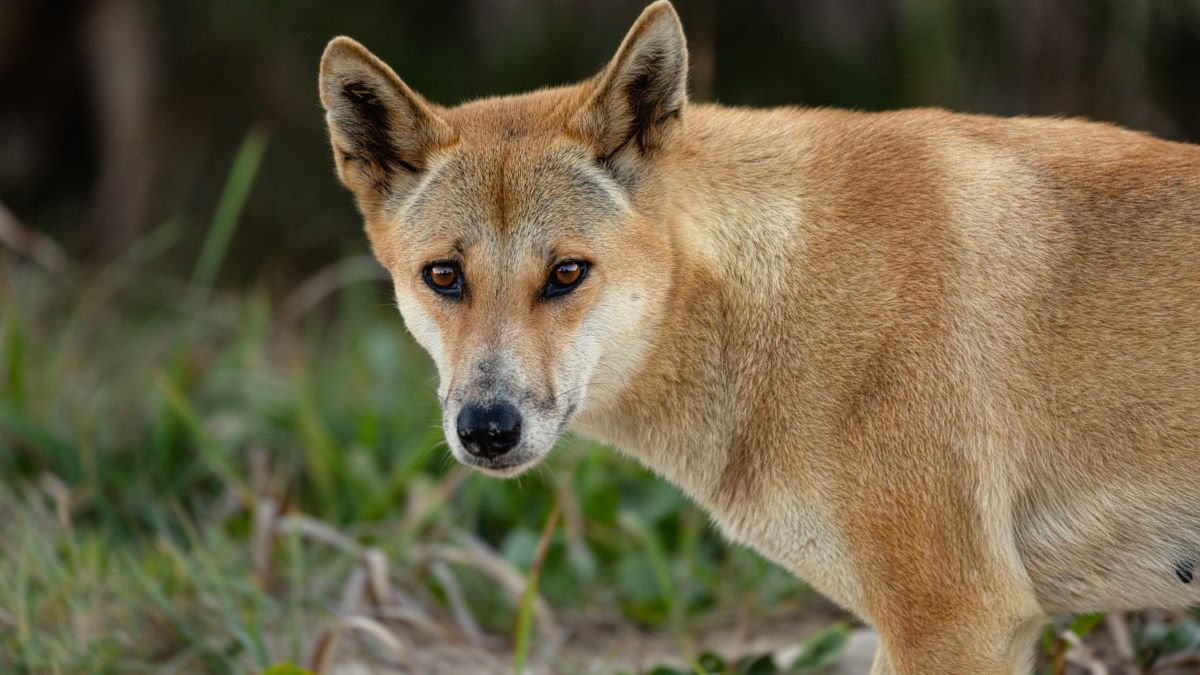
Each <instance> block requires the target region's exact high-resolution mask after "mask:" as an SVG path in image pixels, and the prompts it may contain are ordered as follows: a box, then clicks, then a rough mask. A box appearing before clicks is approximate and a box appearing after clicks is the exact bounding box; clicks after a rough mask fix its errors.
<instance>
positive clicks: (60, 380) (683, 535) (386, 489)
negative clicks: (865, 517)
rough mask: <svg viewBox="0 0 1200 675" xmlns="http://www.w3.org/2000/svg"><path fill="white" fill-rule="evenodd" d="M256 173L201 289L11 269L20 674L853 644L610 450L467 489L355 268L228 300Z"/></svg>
mask: <svg viewBox="0 0 1200 675" xmlns="http://www.w3.org/2000/svg"><path fill="white" fill-rule="evenodd" d="M264 149H265V138H264V137H263V136H261V135H259V134H252V135H251V136H250V137H248V139H247V141H246V143H245V144H244V145H243V146H242V149H241V150H240V151H239V153H238V156H237V158H236V159H235V161H234V163H233V168H232V170H231V174H230V181H229V184H228V185H227V188H226V191H225V194H224V195H223V196H222V198H221V200H220V205H219V207H218V209H217V215H216V216H214V218H213V219H212V224H211V226H210V228H209V230H208V231H209V236H208V239H207V242H206V244H205V245H204V246H203V248H202V250H201V252H200V254H199V255H198V256H197V262H196V263H195V265H194V267H193V268H192V269H193V272H192V273H191V274H190V275H188V274H185V273H183V272H180V269H181V268H183V269H187V268H188V267H189V265H186V264H185V265H179V264H177V261H179V260H180V259H184V260H187V259H188V258H189V256H188V255H187V253H188V252H186V251H180V250H177V248H178V245H179V242H180V241H181V239H182V237H181V235H182V228H181V226H180V225H179V222H181V221H174V222H172V223H168V224H166V225H164V226H163V227H161V228H159V229H157V230H155V231H154V232H152V233H150V234H149V235H147V236H146V237H145V238H144V239H143V240H142V241H140V242H138V243H137V244H136V245H135V246H134V247H132V248H131V249H130V250H129V251H128V252H127V253H126V254H125V255H124V256H123V257H121V258H120V259H118V260H116V261H114V262H112V263H110V264H107V265H105V266H103V267H99V268H86V267H74V268H72V269H71V270H70V271H69V272H68V273H67V274H65V275H63V274H50V273H48V272H45V271H43V270H42V269H41V268H38V267H35V266H32V265H29V264H26V263H23V262H20V261H17V260H15V259H14V258H11V257H6V254H4V253H3V252H0V340H2V342H0V383H2V384H0V477H2V478H0V541H3V542H4V545H5V546H4V553H3V555H2V556H0V672H5V673H78V672H89V673H151V672H153V673H172V672H175V673H229V672H262V671H267V670H270V671H271V672H274V673H276V674H277V675H278V674H282V673H288V672H293V673H294V672H299V671H298V670H296V669H290V668H289V667H288V666H286V665H284V664H298V665H302V666H304V667H306V668H314V669H321V668H325V669H326V670H328V671H329V672H333V670H334V669H335V667H336V666H337V664H346V663H354V662H357V663H369V664H373V665H375V666H376V667H379V668H386V667H388V666H389V664H390V665H391V666H395V667H396V668H393V669H392V670H385V672H403V671H402V670H398V669H397V668H399V667H401V666H402V667H404V668H405V669H406V670H407V672H424V673H428V672H435V670H434V669H433V666H432V665H430V664H440V665H442V666H443V667H444V668H448V670H443V672H471V671H472V670H476V669H479V668H485V667H486V668H491V669H493V671H494V672H504V671H507V670H510V669H513V668H514V667H515V669H516V670H520V669H522V668H524V667H528V668H529V669H530V672H534V671H539V669H541V671H544V670H545V668H546V667H547V666H548V665H552V666H553V669H554V672H610V671H611V670H613V669H616V668H619V667H622V666H620V663H621V662H622V661H621V658H622V656H623V654H622V653H621V652H622V651H623V650H625V649H627V647H628V645H630V644H633V643H634V642H635V641H636V640H650V638H646V637H645V635H644V634H650V635H660V636H666V639H665V646H664V645H662V644H660V645H659V646H658V648H659V650H660V651H662V652H663V654H664V660H670V661H671V662H672V663H674V664H675V666H674V667H675V668H682V669H683V670H681V671H675V670H669V669H666V668H665V667H664V668H663V669H660V670H659V671H656V672H729V673H735V672H742V673H751V672H753V673H769V672H776V669H775V666H773V665H771V664H770V663H769V662H768V661H766V660H764V659H755V658H750V659H744V660H741V661H737V662H732V661H731V662H726V661H724V660H722V659H721V658H720V657H719V656H718V655H716V654H713V653H710V651H709V649H710V642H711V641H706V636H711V635H713V634H714V632H715V633H718V634H719V633H721V632H725V633H728V632H730V631H742V632H747V631H748V629H747V626H749V625H757V624H753V622H751V621H750V619H748V618H747V617H755V618H757V619H758V620H760V621H762V622H763V623H764V624H770V623H772V622H773V621H779V622H782V621H784V620H788V621H793V620H796V619H797V617H801V618H803V617H810V618H809V619H806V620H807V621H808V624H807V625H808V626H809V629H813V628H816V627H819V626H823V625H827V624H830V623H832V622H833V619H834V617H832V616H831V614H830V612H829V610H828V609H826V608H823V607H822V606H821V605H820V604H819V603H815V602H814V600H813V598H812V596H811V594H810V593H809V592H808V591H807V590H806V589H805V587H804V586H803V585H802V584H801V583H800V582H798V581H796V580H795V579H793V578H792V577H791V576H790V575H788V574H787V573H785V572H783V571H782V570H780V569H778V568H776V567H774V566H772V565H770V564H768V563H766V562H764V561H763V560H761V559H760V558H759V557H757V556H756V555H754V554H752V553H750V552H748V551H746V550H744V549H740V548H737V547H732V546H730V545H728V544H726V543H724V542H723V541H722V540H721V539H720V537H719V536H718V535H717V534H716V533H715V532H714V530H713V529H712V528H711V527H709V526H708V523H707V518H706V516H704V515H703V514H702V513H701V512H700V511H698V510H697V509H696V508H694V507H693V506H691V505H690V504H689V503H688V502H687V501H686V500H685V499H684V498H683V497H682V496H681V495H680V493H679V492H678V491H677V490H675V489H674V488H672V487H671V486H669V485H668V484H667V483H665V482H664V481H662V480H660V479H657V478H655V477H653V476H650V475H649V474H647V473H646V472H645V471H644V470H642V469H640V468H639V467H637V466H635V465H633V464H632V463H630V462H628V461H625V460H622V459H620V458H619V457H617V456H616V455H615V454H614V453H612V452H610V451H607V450H604V449H601V448H597V447H595V446H593V445H591V444H588V443H586V442H583V441H580V440H577V439H567V440H566V441H564V442H563V443H562V444H561V447H559V448H558V449H557V450H556V451H555V453H553V456H552V457H551V460H550V461H549V462H548V463H547V464H546V465H545V466H544V467H543V468H541V469H539V470H538V471H536V472H534V473H533V475H531V476H529V477H526V478H522V479H520V480H518V481H512V482H502V481H496V480H492V479H488V478H485V477H483V476H480V475H476V474H473V473H469V472H466V471H465V470H463V469H461V468H459V467H456V466H454V465H453V463H452V462H451V460H450V459H449V457H448V454H447V453H446V451H445V448H444V446H443V441H442V436H441V430H440V428H439V425H438V419H439V415H438V409H437V400H436V396H435V393H434V391H433V386H434V385H433V382H434V380H433V377H434V373H433V372H432V370H431V367H430V364H429V362H428V359H427V358H426V357H425V355H424V354H423V353H422V352H421V351H420V349H419V348H418V347H417V346H416V345H415V344H414V343H413V342H412V340H411V339H410V338H409V337H408V335H407V334H406V333H405V332H404V330H403V327H402V324H401V321H400V319H399V317H398V315H397V313H396V312H395V310H394V308H393V307H392V306H391V303H390V301H389V299H388V290H387V288H386V285H385V284H384V283H382V282H381V281H379V280H378V278H377V275H375V274H374V273H373V272H372V269H373V268H371V266H370V265H369V264H367V263H364V262H363V259H362V258H361V257H352V258H349V259H347V260H346V261H344V262H343V263H339V264H338V265H336V266H334V267H331V268H330V269H329V270H325V271H323V272H320V273H318V274H316V275H314V276H313V277H312V278H311V279H310V280H309V281H308V282H306V283H304V284H300V285H299V286H298V287H297V290H296V291H295V292H294V293H293V294H292V295H291V296H288V297H282V298H281V297H272V296H271V295H270V294H269V293H267V292H266V291H264V290H262V289H259V288H253V287H251V288H242V289H225V290H222V289H220V288H215V287H214V285H213V284H214V281H215V279H216V278H217V275H218V271H219V269H220V266H221V261H222V258H223V256H224V252H225V251H226V250H227V249H228V247H229V246H231V245H233V244H232V243H231V242H233V241H234V240H235V236H236V223H237V214H238V212H239V211H240V208H241V205H242V204H243V203H244V201H245V200H246V199H247V198H248V197H249V196H250V189H251V185H252V183H253V178H254V173H255V169H256V167H257V165H258V162H259V160H260V159H261V157H262V153H263V152H264ZM814 607H815V608H816V609H814ZM1097 625H1098V622H1094V621H1083V622H1078V621H1077V622H1076V623H1074V624H1072V627H1073V628H1074V629H1075V631H1076V632H1078V633H1083V634H1084V642H1085V644H1089V643H1088V641H1089V640H1093V641H1094V636H1096V635H1099V634H1101V633H1103V632H1104V631H1103V630H1102V629H1099V628H1096V626H1097ZM1130 625H1132V627H1133V628H1132V630H1131V632H1132V634H1133V636H1134V645H1135V648H1136V650H1137V658H1138V659H1139V660H1140V661H1141V662H1142V663H1144V664H1146V665H1150V664H1152V663H1156V662H1166V660H1169V659H1170V658H1172V657H1173V655H1179V654H1186V653H1188V650H1192V649H1196V648H1197V647H1200V629H1198V628H1197V626H1198V625H1200V624H1197V622H1196V621H1195V620H1192V619H1187V618H1186V617H1182V616H1181V615H1140V616H1137V617H1133V618H1132V619H1131V622H1130ZM1065 628H1067V626H1066V625H1065V624H1064V625H1063V626H1060V627H1059V630H1056V631H1055V632H1053V633H1050V634H1049V636H1050V637H1049V639H1048V641H1047V644H1046V647H1045V652H1046V656H1045V657H1044V659H1043V668H1044V670H1045V672H1062V668H1065V665H1063V664H1064V662H1065V661H1066V659H1065V657H1064V655H1065V654H1066V653H1067V650H1066V649H1065V645H1066V643H1065V642H1064V641H1063V640H1061V639H1059V637H1058V635H1059V634H1060V630H1061V629H1065ZM845 630H846V628H845V626H844V625H834V626H833V627H832V628H830V629H829V630H827V631H826V632H824V633H820V634H818V635H817V637H816V638H815V639H814V641H813V642H812V643H810V645H809V647H808V648H807V649H806V650H804V651H803V652H802V654H801V659H800V660H798V661H797V663H796V664H794V667H793V668H792V669H791V670H790V671H789V672H794V673H801V672H804V673H808V672H819V671H820V669H821V668H823V667H824V665H825V664H827V663H828V661H829V660H830V654H831V653H834V652H836V649H838V648H840V645H841V644H842V643H843V642H844V637H845ZM614 636H615V637H614ZM622 640H624V641H622ZM1076 651H1078V650H1076ZM1073 653H1075V652H1073ZM1174 657H1175V658H1178V657H1177V656H1174ZM456 659H457V660H456ZM463 659H475V661H469V660H468V661H463ZM585 663H586V664H591V665H590V666H586V665H585ZM597 664H600V665H597ZM605 664H608V665H605ZM1060 666H1061V667H1060ZM1153 672H1162V673H1167V672H1171V671H1167V670H1162V671H1153ZM1181 672H1185V671H1181Z"/></svg>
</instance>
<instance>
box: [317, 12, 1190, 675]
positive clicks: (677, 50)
mask: <svg viewBox="0 0 1200 675" xmlns="http://www.w3.org/2000/svg"><path fill="white" fill-rule="evenodd" d="M686 82H687V49H686V46H685V43H684V35H683V31H682V29H681V27H680V24H679V20H678V18H677V16H676V14H675V11H674V9H673V8H672V7H671V5H670V4H669V3H668V2H666V1H661V2H657V3H655V4H653V5H651V6H650V7H649V8H648V9H646V10H645V12H644V13H643V14H642V16H641V17H640V18H639V19H638V20H637V23H636V24H635V25H634V26H633V28H632V30H631V31H630V32H629V35H628V36H627V37H626V38H625V40H624V42H622V43H621V46H620V48H619V49H618V51H617V53H616V56H615V57H614V58H613V60H612V61H611V63H609V64H608V66H607V67H605V68H604V70H602V71H601V72H600V73H599V74H598V75H596V76H595V77H593V78H591V79H589V80H586V81H584V82H582V83H579V84H576V85H572V86H567V87H559V88H553V89H544V90H540V91H536V92H533V93H529V94H524V95H520V96H511V97H501V98H489V99H484V100H480V101H473V102H470V103H465V104H463V105H460V106H458V107H454V108H444V107H440V106H437V105H434V104H432V103H429V102H428V101H426V100H424V99H423V98H421V97H420V96H419V95H418V94H417V93H416V92H414V91H413V90H411V89H409V88H408V87H407V86H406V85H405V84H404V83H403V82H402V81H401V80H400V78H399V77H397V76H396V74H395V73H393V72H392V70H391V69H390V68H388V66H386V65H385V64H384V63H383V62H381V61H380V60H379V59H378V58H376V57H374V56H373V55H372V54H371V53H370V52H368V51H367V50H366V49H365V48H363V47H362V46H361V45H359V44H358V43H357V42H354V41H353V40H350V39H348V38H344V37H340V38H337V39H335V40H333V41H332V42H331V43H330V44H329V47H328V48H327V49H326V51H325V55H324V58H323V60H322V62H321V82H320V94H321V100H322V102H323V103H324V106H325V110H326V111H327V121H328V125H329V133H330V136H331V137H332V143H333V154H334V160H335V162H336V164H337V172H338V176H339V177H340V178H341V180H342V182H343V183H344V184H345V185H346V186H347V187H348V188H349V189H350V191H351V192H352V193H353V195H354V197H355V199H356V201H357V203H358V206H359V209H360V210H361V211H362V214H363V216H364V219H365V221H366V229H367V234H368V235H369V237H370V241H371V245H372V249H373V251H374V253H375V255H376V256H377V257H378V258H379V260H380V262H381V263H382V264H383V265H384V266H385V267H386V268H387V269H388V270H389V271H390V272H391V274H392V275H393V279H394V282H395V295H396V300H397V302H398V304H399V308H400V312H401V314H403V316H404V321H405V323H406V324H407V326H408V329H409V330H410V331H411V332H412V333H413V335H414V336H415V337H416V339H417V341H418V342H420V344H421V345H422V346H424V348H425V349H427V350H428V351H429V353H430V354H431V355H432V357H433V359H434V361H435V362H436V363H437V368H438V373H439V375H440V378H441V381H440V385H439V394H440V395H441V398H442V403H443V426H444V428H445V432H446V438H447V440H448V441H449V444H450V450H451V452H453V453H454V456H455V457H456V458H458V460H459V461H461V462H464V463H466V464H469V465H471V466H473V467H477V468H479V469H481V470H483V471H485V472H488V473H491V474H494V475H498V476H512V475H515V474H517V473H519V472H521V471H523V470H525V469H527V468H529V467H530V466H531V465H533V464H535V463H536V462H538V461H539V460H541V459H542V458H543V457H545V455H546V454H547V453H548V452H549V451H550V448H551V446H553V445H554V442H555V439H557V438H558V437H559V435H560V434H562V433H563V432H564V431H565V430H567V429H576V430H578V431H579V432H581V433H583V434H585V435H587V436H591V437H595V438H597V439H600V440H601V441H603V442H606V443H609V444H611V445H613V446H615V447H617V448H621V449H622V450H623V451H625V452H627V453H629V454H630V455H632V456H633V457H636V458H637V459H638V460H640V461H642V462H644V463H645V464H646V465H647V466H649V467H651V468H653V469H654V470H655V471H657V472H659V473H661V474H662V475H663V476H666V477H667V478H669V479H670V480H672V481H674V482H675V483H677V484H678V485H680V486H681V487H682V488H683V489H684V490H686V491H687V493H688V494H689V495H691V496H692V497H693V498H694V499H695V500H696V501H698V502H700V503H701V504H703V505H704V506H705V507H706V508H708V509H709V510H710V511H711V513H712V515H713V517H714V519H715V520H716V522H717V523H719V524H720V526H721V527H722V529H723V530H724V531H725V532H726V533H727V534H728V535H729V536H730V537H731V538H733V539H735V540H737V541H740V542H744V543H746V544H748V545H749V546H752V547H754V548H755V549H756V550H758V551H760V552H762V553H763V554H764V555H766V556H768V557H770V558H771V559H773V560H775V561H777V562H778V563H779V564H780V565H783V566H784V567H786V568H787V569H789V570H791V571H793V572H794V573H795V574H797V575H799V576H800V577H802V578H804V579H806V580H807V581H809V582H810V583H811V584H812V585H813V586H814V587H816V588H817V589H819V590H820V591H822V592H823V593H825V594H827V595H828V596H829V597H830V598H832V599H834V600H836V601H837V602H838V603H840V604H842V605H843V606H845V607H847V608H849V609H850V610H852V611H854V612H855V613H856V614H858V615H859V616H861V617H862V618H863V619H864V620H865V621H867V622H869V623H871V624H872V625H874V626H875V627H876V628H877V629H878V630H879V633H880V636H881V640H882V642H881V645H882V646H881V649H880V650H879V654H878V655H877V656H876V659H875V666H874V668H873V672H875V673H897V674H921V675H928V674H941V673H972V674H973V673H1014V672H1022V671H1026V670H1028V669H1029V667H1030V664H1031V659H1032V655H1033V645H1034V643H1035V641H1036V637H1037V636H1038V634H1039V630H1040V629H1041V628H1042V627H1043V626H1044V624H1045V621H1046V619H1047V617H1048V616H1049V615H1051V614H1054V613H1063V612H1080V611H1097V610H1119V609H1128V608H1138V607H1142V606H1150V605H1157V606H1175V607H1179V606H1185V605H1188V604H1190V603H1195V602H1197V601H1200V581H1198V580H1197V577H1200V146H1194V145H1187V144H1182V143H1170V142H1166V141H1162V140H1158V139H1155V138H1152V137H1150V136H1148V135H1146V134H1142V133H1136V132H1132V131H1126V130H1123V129H1119V128H1116V127H1113V126H1110V125H1106V124H1096V123H1091V122H1085V121H1078V120H1063V119H1028V118H1020V119H998V118H994V117H982V116H973V115H958V114H952V113H948V112H944V111H940V110H913V111H904V112H894V113H884V114H867V113H857V112H843V111H838V110H806V109H802V108H785V109H776V110H747V109H737V108H725V107H720V106H715V105H695V104H690V103H689V102H688V101H687V92H686V90H687V86H686Z"/></svg>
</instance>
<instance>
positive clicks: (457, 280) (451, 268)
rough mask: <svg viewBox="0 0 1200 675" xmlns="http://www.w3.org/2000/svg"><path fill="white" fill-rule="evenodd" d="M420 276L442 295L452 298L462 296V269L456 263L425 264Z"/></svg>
mask: <svg viewBox="0 0 1200 675" xmlns="http://www.w3.org/2000/svg"><path fill="white" fill-rule="evenodd" d="M421 276H422V277H424V278H425V283H426V284H428V285H429V287H430V288H432V289H433V290H435V291H437V292H438V293H441V294H442V295H445V296H449V297H453V298H457V297H461V296H462V290H463V283H462V271H461V270H460V269H459V267H458V264H457V263H451V262H437V263H433V264H431V265H426V267H425V269H424V270H422V274H421Z"/></svg>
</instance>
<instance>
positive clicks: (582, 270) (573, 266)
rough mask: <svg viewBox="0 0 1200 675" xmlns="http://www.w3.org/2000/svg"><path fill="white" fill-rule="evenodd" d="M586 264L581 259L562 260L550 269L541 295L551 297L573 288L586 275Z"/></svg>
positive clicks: (568, 291)
mask: <svg viewBox="0 0 1200 675" xmlns="http://www.w3.org/2000/svg"><path fill="white" fill-rule="evenodd" d="M587 272H588V264H587V263H585V262H583V261H582V260H564V261H563V262H560V263H558V264H557V265H555V266H554V269H552V270H550V278H549V279H548V280H547V281H546V290H544V291H543V292H542V295H543V296H544V297H547V298H553V297H554V296H556V295H563V294H564V293H570V292H571V291H573V290H575V287H576V286H578V285H579V284H580V282H582V281H583V279H584V277H586V276H587Z"/></svg>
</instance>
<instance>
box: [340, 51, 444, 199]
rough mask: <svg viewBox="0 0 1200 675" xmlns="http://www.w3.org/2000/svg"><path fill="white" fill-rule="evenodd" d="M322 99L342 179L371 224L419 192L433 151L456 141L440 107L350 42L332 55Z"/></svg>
mask: <svg viewBox="0 0 1200 675" xmlns="http://www.w3.org/2000/svg"><path fill="white" fill-rule="evenodd" d="M320 93H321V103H322V104H323V105H324V106H325V121H326V123H327V124H328V125H329V137H330V142H331V143H332V144H333V155H334V162H335V163H336V164H337V171H338V177H339V178H341V180H342V183H344V184H345V185H346V187H348V188H350V191H351V192H353V193H354V196H355V198H356V199H357V200H358V205H359V208H360V209H361V210H362V211H363V215H365V216H368V217H374V216H376V215H377V214H378V210H379V209H380V208H381V207H383V206H384V205H385V204H386V203H387V200H388V198H389V197H391V196H395V195H397V194H403V193H404V192H405V191H407V190H408V189H410V188H411V187H412V186H413V185H415V183H416V181H417V178H418V175H419V174H420V172H421V171H422V170H423V169H424V168H425V158H426V156H427V155H428V153H429V151H431V150H433V149H435V148H437V147H440V146H444V145H448V144H450V143H452V142H453V141H454V139H455V135H454V132H453V130H452V129H451V128H450V126H449V125H448V124H446V122H445V121H444V120H442V119H441V118H440V117H439V116H438V115H437V113H436V112H435V111H434V109H433V106H431V105H430V104H429V103H427V102H426V101H425V100H424V99H423V98H421V97H420V96H419V95H418V94H417V93H416V92H414V91H413V90H411V89H409V88H408V86H407V85H405V84H404V82H403V81H401V80H400V78H399V77H397V76H396V73H395V72H393V71H392V69H391V68H389V67H388V66H387V64H385V63H384V62H383V61H380V60H379V59H378V58H377V57H376V56H375V55H374V54H372V53H371V52H369V51H367V49H366V47H363V46H362V45H361V44H359V43H358V42H355V41H354V40H351V39H350V38H348V37H338V38H334V39H333V41H331V42H330V43H329V46H327V47H326V48H325V54H324V56H322V57H321V79H320Z"/></svg>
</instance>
